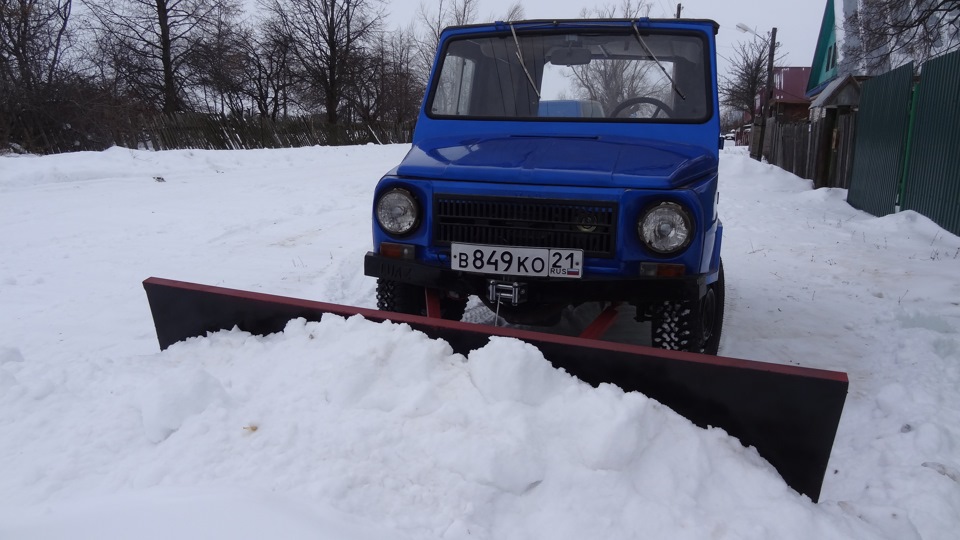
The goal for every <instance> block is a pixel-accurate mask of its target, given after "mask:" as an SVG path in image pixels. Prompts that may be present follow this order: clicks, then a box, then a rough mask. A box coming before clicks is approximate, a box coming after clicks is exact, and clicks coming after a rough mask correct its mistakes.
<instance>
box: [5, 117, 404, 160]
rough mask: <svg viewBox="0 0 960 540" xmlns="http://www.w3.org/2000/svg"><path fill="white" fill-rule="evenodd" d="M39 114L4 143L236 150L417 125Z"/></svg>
mask: <svg viewBox="0 0 960 540" xmlns="http://www.w3.org/2000/svg"><path fill="white" fill-rule="evenodd" d="M35 116H36V115H35ZM38 118H39V119H38ZM38 118H34V117H32V116H31V117H27V116H23V115H21V117H20V118H17V119H16V121H17V122H16V123H15V124H11V125H12V127H14V128H16V129H15V130H9V131H10V132H16V133H18V134H20V137H17V139H18V140H14V139H13V138H12V135H11V133H9V132H7V131H4V133H6V137H5V138H3V139H5V140H0V143H2V144H3V146H12V147H18V148H20V149H22V150H23V151H26V152H33V153H41V154H55V153H60V152H71V151H83V150H93V151H97V150H104V149H106V148H109V147H110V146H114V145H116V146H124V147H127V148H140V149H148V150H175V149H208V150H237V149H253V148H293V147H300V146H315V145H325V146H327V145H329V146H332V145H351V144H366V143H376V144H391V143H407V142H410V141H411V140H412V137H413V126H414V123H413V122H405V123H382V122H369V123H354V124H346V125H344V124H337V125H333V124H328V123H326V122H324V121H323V120H322V119H321V118H318V117H312V116H302V117H290V118H283V119H278V120H276V121H273V120H270V119H269V118H260V117H243V118H241V117H235V116H228V115H224V114H204V113H176V114H171V115H144V114H140V115H121V114H118V115H109V116H105V115H98V118H97V121H91V122H88V123H87V124H86V125H83V126H78V125H71V124H68V123H63V122H60V123H57V122H50V121H46V120H44V119H43V118H40V117H38ZM41 120H44V121H41ZM75 124H76V123H75ZM4 133H0V135H3V134H4Z"/></svg>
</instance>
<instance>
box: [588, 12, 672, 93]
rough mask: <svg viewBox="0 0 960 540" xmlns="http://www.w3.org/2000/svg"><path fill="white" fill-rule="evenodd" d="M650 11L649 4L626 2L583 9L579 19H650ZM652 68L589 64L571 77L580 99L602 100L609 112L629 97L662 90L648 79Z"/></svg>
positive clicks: (639, 65) (614, 64) (616, 63)
mask: <svg viewBox="0 0 960 540" xmlns="http://www.w3.org/2000/svg"><path fill="white" fill-rule="evenodd" d="M651 8H652V5H651V4H649V3H647V2H643V1H641V2H639V3H638V4H636V5H635V4H634V3H633V1H632V0H624V1H623V2H622V3H621V4H620V5H619V6H615V5H606V6H601V7H598V8H594V9H593V10H587V9H583V10H582V11H581V12H580V16H581V17H584V18H587V17H598V18H614V17H625V18H638V17H646V16H648V15H649V14H650V9H651ZM651 69H652V67H651V66H650V65H649V64H648V63H646V62H590V63H589V64H585V65H583V66H573V67H572V76H573V78H574V84H575V87H576V88H577V89H578V92H579V94H580V95H579V96H578V97H580V98H583V99H591V100H594V101H599V102H600V104H601V105H602V106H603V110H605V111H608V112H609V111H612V110H614V109H615V108H616V107H617V105H618V104H620V103H622V102H623V101H624V100H626V99H628V98H631V97H638V96H652V95H654V94H657V93H660V92H661V91H662V90H663V88H661V87H658V86H657V85H656V83H655V82H653V81H652V80H651V79H650V78H649V75H650V71H651Z"/></svg>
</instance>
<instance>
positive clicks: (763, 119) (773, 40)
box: [737, 23, 777, 161]
mask: <svg viewBox="0 0 960 540" xmlns="http://www.w3.org/2000/svg"><path fill="white" fill-rule="evenodd" d="M737 30H739V31H741V32H746V33H748V34H753V35H755V36H757V37H758V38H760V39H766V38H765V37H763V36H761V35H760V34H758V33H756V32H754V31H753V30H752V29H751V28H750V27H749V26H747V25H745V24H743V23H737ZM776 49H777V27H776V26H774V27H773V30H772V31H771V32H770V52H768V53H767V87H766V89H765V90H764V91H763V94H764V96H763V97H764V99H763V103H761V105H762V106H763V109H762V112H761V116H760V144H758V145H757V155H756V156H754V157H756V159H757V161H761V160H762V159H763V138H764V136H765V135H766V130H767V116H769V115H770V101H771V100H772V98H773V55H774V53H775V52H776ZM751 154H752V149H751Z"/></svg>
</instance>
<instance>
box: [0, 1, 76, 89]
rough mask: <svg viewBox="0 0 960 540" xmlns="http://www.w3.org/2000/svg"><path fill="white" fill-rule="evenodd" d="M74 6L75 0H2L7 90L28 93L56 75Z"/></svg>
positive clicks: (2, 78)
mask: <svg viewBox="0 0 960 540" xmlns="http://www.w3.org/2000/svg"><path fill="white" fill-rule="evenodd" d="M72 8H73V2H72V0H0V84H3V85H4V86H3V89H4V90H5V93H6V92H13V91H17V92H20V91H22V92H24V93H27V94H29V93H31V92H35V91H37V90H38V89H39V87H40V86H42V85H45V84H50V83H51V82H52V81H53V80H54V79H55V77H56V75H57V72H58V69H59V68H60V63H61V60H62V58H63V53H64V49H65V46H66V43H65V39H66V37H67V29H68V23H69V21H70V14H71V11H72ZM7 85H12V86H7Z"/></svg>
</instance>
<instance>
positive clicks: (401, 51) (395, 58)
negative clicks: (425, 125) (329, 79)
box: [350, 30, 424, 124]
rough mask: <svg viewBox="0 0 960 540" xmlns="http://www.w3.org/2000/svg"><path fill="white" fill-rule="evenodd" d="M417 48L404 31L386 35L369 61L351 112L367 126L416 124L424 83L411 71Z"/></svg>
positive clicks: (356, 88) (352, 98)
mask: <svg viewBox="0 0 960 540" xmlns="http://www.w3.org/2000/svg"><path fill="white" fill-rule="evenodd" d="M415 48H416V45H415V43H414V41H413V39H412V38H411V37H410V35H409V34H407V33H406V32H404V31H400V30H398V31H394V32H391V33H388V34H382V35H381V36H380V38H379V39H378V41H377V42H376V43H375V44H374V46H373V47H371V48H370V50H369V52H368V54H367V55H366V57H365V63H366V67H365V73H366V77H365V79H364V80H363V81H362V82H361V83H360V84H357V85H355V86H354V87H353V88H351V91H350V101H351V106H352V107H351V108H352V110H353V111H354V112H355V113H356V114H357V116H358V119H359V120H362V121H364V122H371V121H377V122H389V123H394V124H402V123H405V122H412V121H413V120H415V119H416V117H417V114H418V112H419V105H420V100H421V99H422V98H423V91H424V83H423V80H422V79H420V78H419V77H417V76H416V74H415V73H414V72H413V70H412V68H411V62H412V59H413V55H414V50H415Z"/></svg>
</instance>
